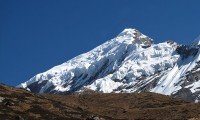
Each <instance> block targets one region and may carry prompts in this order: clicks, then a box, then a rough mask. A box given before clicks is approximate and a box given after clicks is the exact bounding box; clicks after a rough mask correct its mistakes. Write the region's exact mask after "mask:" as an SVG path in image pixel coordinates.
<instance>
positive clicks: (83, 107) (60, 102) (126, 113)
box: [0, 84, 200, 120]
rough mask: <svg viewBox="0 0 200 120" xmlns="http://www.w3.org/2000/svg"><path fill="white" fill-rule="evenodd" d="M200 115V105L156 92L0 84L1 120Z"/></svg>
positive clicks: (109, 119)
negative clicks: (42, 89)
mask: <svg viewBox="0 0 200 120" xmlns="http://www.w3.org/2000/svg"><path fill="white" fill-rule="evenodd" d="M2 98H3V100H2V102H1V99H2ZM197 118H200V104H195V103H190V102H185V101H182V100H178V99H175V98H172V97H169V96H164V95H160V94H155V93H139V94H138V93H131V94H128V93H127V94H114V93H111V94H102V93H95V92H85V93H82V94H75V95H50V94H33V93H30V92H28V91H26V90H23V89H17V88H13V87H8V86H6V85H2V84H0V120H68V119H69V120H76V119H77V120H79V119H83V120H84V119H85V120H100V119H102V120H137V119H138V120H140V119H152V120H155V119H166V120H172V119H181V120H184V119H194V120H195V119H197Z"/></svg>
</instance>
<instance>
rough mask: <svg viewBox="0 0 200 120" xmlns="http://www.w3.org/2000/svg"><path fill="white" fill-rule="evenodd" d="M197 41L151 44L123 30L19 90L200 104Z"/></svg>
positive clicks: (134, 30)
mask: <svg viewBox="0 0 200 120" xmlns="http://www.w3.org/2000/svg"><path fill="white" fill-rule="evenodd" d="M199 44H200V38H199V39H196V40H195V41H194V42H193V43H192V44H191V45H178V44H177V43H175V42H172V41H167V42H164V43H159V44H154V43H153V40H152V39H151V38H149V37H147V36H146V35H144V34H142V33H140V32H139V31H138V30H136V29H125V30H124V31H122V32H121V33H120V34H119V35H118V36H117V37H116V38H113V39H111V40H109V41H107V42H105V43H104V44H102V45H100V46H98V47H96V48H95V49H93V50H91V51H89V52H87V53H84V54H81V55H79V56H77V57H75V58H73V59H71V60H69V61H67V62H65V63H63V64H61V65H58V66H55V67H53V68H51V69H50V70H48V71H46V72H44V73H40V74H37V75H36V76H34V77H33V78H31V79H30V80H28V81H27V82H24V83H21V84H20V85H18V86H17V87H22V88H25V89H28V90H30V91H32V92H36V93H55V94H58V93H62V94H70V93H74V92H81V91H83V90H84V89H85V88H87V89H91V90H95V91H98V92H104V93H110V92H115V93H120V92H124V93H129V92H142V91H150V92H156V93H161V94H165V95H172V96H177V97H181V98H183V99H186V100H193V101H196V102H198V101H199V100H200V81H199V80H200V55H199V54H200V52H199Z"/></svg>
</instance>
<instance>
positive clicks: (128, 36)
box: [117, 28, 153, 46]
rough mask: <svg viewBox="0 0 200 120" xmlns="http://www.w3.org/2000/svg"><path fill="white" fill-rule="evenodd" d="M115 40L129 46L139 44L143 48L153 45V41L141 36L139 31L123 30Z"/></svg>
mask: <svg viewBox="0 0 200 120" xmlns="http://www.w3.org/2000/svg"><path fill="white" fill-rule="evenodd" d="M117 38H118V40H122V41H123V42H127V43H129V44H141V45H145V46H151V45H152V44H153V40H152V39H151V38H149V37H147V36H146V35H144V34H142V33H141V32H140V31H138V30H136V29H131V28H127V29H124V30H123V31H122V32H121V33H120V34H119V35H118V36H117Z"/></svg>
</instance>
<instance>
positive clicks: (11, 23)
mask: <svg viewBox="0 0 200 120" xmlns="http://www.w3.org/2000/svg"><path fill="white" fill-rule="evenodd" d="M199 5H200V0H0V83H4V84H8V85H13V86H14V85H17V84H19V83H21V82H24V81H26V80H28V79H30V78H31V77H32V76H34V75H36V74H37V73H40V72H44V71H46V70H48V69H50V68H51V67H53V66H55V65H58V64H61V63H63V62H65V61H67V60H69V59H71V58H73V57H75V56H77V55H79V54H81V53H84V52H87V51H89V50H91V49H92V48H94V47H96V46H98V45H100V44H102V43H104V42H105V41H107V40H109V39H111V38H113V37H115V36H116V35H117V34H118V33H120V32H121V31H122V30H123V29H124V28H127V27H128V28H136V29H138V30H140V31H141V32H142V33H144V34H146V35H148V36H149V37H151V38H153V39H154V41H155V42H156V43H158V42H163V41H166V40H174V41H176V42H178V43H182V44H189V43H191V41H192V40H193V39H195V38H196V37H197V36H198V35H199V34H200V30H199V28H200V9H199Z"/></svg>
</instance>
